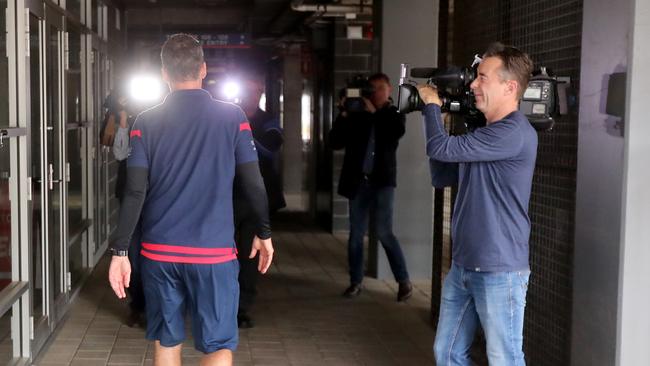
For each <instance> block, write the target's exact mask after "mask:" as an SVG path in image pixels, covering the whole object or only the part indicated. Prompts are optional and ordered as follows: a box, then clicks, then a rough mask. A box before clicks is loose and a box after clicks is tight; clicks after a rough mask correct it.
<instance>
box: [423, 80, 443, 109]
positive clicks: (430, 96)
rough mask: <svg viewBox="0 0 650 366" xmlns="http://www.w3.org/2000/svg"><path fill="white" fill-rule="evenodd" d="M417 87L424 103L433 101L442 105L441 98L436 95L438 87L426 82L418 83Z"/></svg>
mask: <svg viewBox="0 0 650 366" xmlns="http://www.w3.org/2000/svg"><path fill="white" fill-rule="evenodd" d="M417 88H418V92H419V93H420V98H421V99H422V101H423V102H424V104H432V103H433V104H437V105H439V106H442V100H440V96H439V95H438V89H436V88H434V87H433V86H431V85H427V84H418V86H417Z"/></svg>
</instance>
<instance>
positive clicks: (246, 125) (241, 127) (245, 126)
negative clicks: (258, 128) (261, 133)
mask: <svg viewBox="0 0 650 366" xmlns="http://www.w3.org/2000/svg"><path fill="white" fill-rule="evenodd" d="M244 130H249V131H251V124H250V123H248V122H242V123H240V124H239V131H244Z"/></svg>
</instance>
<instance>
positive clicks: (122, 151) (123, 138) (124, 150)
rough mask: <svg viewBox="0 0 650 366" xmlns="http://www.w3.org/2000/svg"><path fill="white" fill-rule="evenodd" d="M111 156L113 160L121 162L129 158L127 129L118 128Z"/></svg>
mask: <svg viewBox="0 0 650 366" xmlns="http://www.w3.org/2000/svg"><path fill="white" fill-rule="evenodd" d="M113 156H115V160H117V161H122V160H124V159H126V158H127V157H129V128H128V127H126V128H122V127H119V128H118V129H117V133H116V134H115V140H114V141H113Z"/></svg>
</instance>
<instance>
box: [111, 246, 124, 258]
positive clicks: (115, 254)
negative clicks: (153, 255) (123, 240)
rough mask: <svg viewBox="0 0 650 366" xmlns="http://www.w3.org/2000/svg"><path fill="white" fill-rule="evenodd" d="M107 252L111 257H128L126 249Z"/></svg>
mask: <svg viewBox="0 0 650 366" xmlns="http://www.w3.org/2000/svg"><path fill="white" fill-rule="evenodd" d="M108 250H109V251H110V252H111V255H112V256H113V257H128V256H129V251H128V249H115V248H108Z"/></svg>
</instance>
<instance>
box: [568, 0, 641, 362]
mask: <svg viewBox="0 0 650 366" xmlns="http://www.w3.org/2000/svg"><path fill="white" fill-rule="evenodd" d="M635 7H636V9H635ZM643 7H645V10H644V9H641V8H643ZM649 8H650V4H648V2H647V1H645V0H637V1H636V4H635V1H629V0H615V1H609V0H588V1H585V2H584V5H583V30H582V55H581V75H580V86H579V90H580V96H579V98H580V99H579V100H580V118H579V131H578V136H579V137H578V171H577V188H576V234H575V253H574V281H573V315H572V325H571V330H572V336H571V364H572V365H585V366H587V365H614V364H616V365H626V366H627V365H647V364H648V361H649V360H650V348H649V347H647V344H646V343H647V340H648V339H650V316H649V315H648V309H649V308H650V266H648V263H650V250H649V249H648V248H650V247H649V246H648V245H649V243H650V231H649V228H650V225H648V223H649V222H650V196H649V195H648V193H647V191H648V189H647V187H649V186H650V170H649V169H648V168H647V156H648V154H650V142H649V141H650V140H648V138H647V136H650V125H648V120H647V112H646V111H645V109H646V108H645V105H646V104H647V101H648V100H649V99H648V98H650V87H649V85H650V83H649V81H650V77H649V75H650V74H648V73H647V71H646V70H645V67H646V65H644V63H647V59H648V57H649V56H650V53H649V52H648V50H649V48H648V46H647V45H648V44H650V37H649V36H648V35H649V34H650V32H649V31H650V29H649V28H650V21H649V19H650V12H649ZM644 11H645V12H644ZM603 24H607V26H606V27H603V26H602V25H603ZM644 27H645V28H644ZM619 72H627V92H625V86H623V88H622V89H621V90H620V91H616V90H614V89H611V90H610V89H609V88H608V86H609V79H610V76H611V74H613V73H619ZM612 93H613V94H617V93H618V95H620V94H625V95H626V97H625V100H626V104H624V105H623V107H622V108H621V113H620V114H621V115H623V117H618V116H614V115H608V114H607V113H611V114H614V113H613V112H612V110H611V104H610V105H609V107H610V109H609V110H608V103H607V100H608V97H610V99H611V96H612V95H609V94H612ZM624 135H625V136H624ZM621 192H623V194H622V193H621ZM615 334H617V337H614V335H615Z"/></svg>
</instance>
